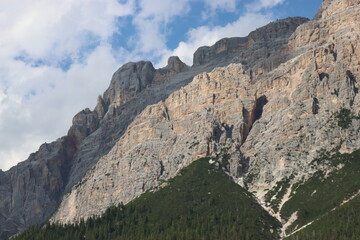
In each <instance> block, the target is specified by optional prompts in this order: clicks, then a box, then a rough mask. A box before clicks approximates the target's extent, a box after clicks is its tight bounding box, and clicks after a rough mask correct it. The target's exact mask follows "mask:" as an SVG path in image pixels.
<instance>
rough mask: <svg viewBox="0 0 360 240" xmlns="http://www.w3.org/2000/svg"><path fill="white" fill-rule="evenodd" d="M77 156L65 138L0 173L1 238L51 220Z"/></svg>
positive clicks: (68, 140) (42, 147)
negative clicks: (74, 157)
mask: <svg viewBox="0 0 360 240" xmlns="http://www.w3.org/2000/svg"><path fill="white" fill-rule="evenodd" d="M74 152H75V149H74V147H73V143H72V142H71V139H70V138H68V137H64V138H61V139H59V140H57V141H56V142H53V143H51V144H43V145H42V146H41V147H40V149H39V151H38V152H36V153H34V154H31V155H30V157H29V159H28V160H27V161H25V162H23V163H20V164H19V165H17V166H16V167H13V168H11V169H10V170H9V171H7V172H1V173H0V183H1V185H0V199H1V203H0V213H1V214H0V222H1V235H0V237H6V236H9V235H11V234H15V233H17V232H18V231H19V230H20V231H21V230H25V229H26V228H27V227H28V226H29V224H40V223H42V222H43V221H44V219H46V218H49V217H50V216H51V214H52V213H53V212H54V211H55V209H56V206H57V205H58V204H59V203H60V199H61V197H62V195H63V194H64V192H63V189H64V186H65V185H66V181H67V178H68V168H69V167H70V165H71V159H72V156H73V154H74Z"/></svg>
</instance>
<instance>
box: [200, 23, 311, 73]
mask: <svg viewBox="0 0 360 240" xmlns="http://www.w3.org/2000/svg"><path fill="white" fill-rule="evenodd" d="M307 21H308V19H306V18H300V17H298V18H287V19H284V20H279V21H275V22H272V23H270V24H268V25H267V26H265V27H262V28H259V29H257V30H256V31H254V32H251V33H250V34H249V36H247V37H244V38H225V39H222V40H220V41H218V42H217V43H215V45H214V46H211V47H201V48H199V49H198V50H197V51H196V52H195V53H194V66H197V65H202V64H211V63H212V62H213V61H219V60H221V59H222V58H224V56H226V58H230V59H231V58H235V59H233V62H238V63H241V64H243V65H244V67H245V68H250V69H251V68H253V69H251V71H249V72H250V73H251V77H252V78H256V77H258V76H259V75H262V74H264V73H266V72H269V71H271V70H273V69H274V68H276V67H277V66H278V65H279V64H281V63H283V62H285V60H286V59H287V56H288V52H287V51H286V49H285V48H284V47H285V46H286V44H287V41H288V38H289V37H290V35H291V34H292V33H293V32H294V31H295V29H296V28H297V27H298V26H299V25H301V24H303V23H305V22H307Z"/></svg>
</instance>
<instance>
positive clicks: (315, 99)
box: [312, 97, 320, 115]
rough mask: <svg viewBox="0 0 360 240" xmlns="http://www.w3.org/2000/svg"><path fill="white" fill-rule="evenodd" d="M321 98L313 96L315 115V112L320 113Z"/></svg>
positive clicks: (313, 111)
mask: <svg viewBox="0 0 360 240" xmlns="http://www.w3.org/2000/svg"><path fill="white" fill-rule="evenodd" d="M319 109H320V107H319V100H318V99H317V98H316V97H314V98H313V103H312V113H313V114H314V115H315V114H318V113H319Z"/></svg>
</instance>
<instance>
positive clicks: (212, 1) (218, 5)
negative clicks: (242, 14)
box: [204, 0, 238, 12]
mask: <svg viewBox="0 0 360 240" xmlns="http://www.w3.org/2000/svg"><path fill="white" fill-rule="evenodd" d="M204 1H205V3H206V4H208V5H209V6H210V8H211V10H216V9H222V10H226V11H229V12H232V11H235V10H236V3H237V2H238V1H237V0H204Z"/></svg>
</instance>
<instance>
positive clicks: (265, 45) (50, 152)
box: [0, 18, 356, 236]
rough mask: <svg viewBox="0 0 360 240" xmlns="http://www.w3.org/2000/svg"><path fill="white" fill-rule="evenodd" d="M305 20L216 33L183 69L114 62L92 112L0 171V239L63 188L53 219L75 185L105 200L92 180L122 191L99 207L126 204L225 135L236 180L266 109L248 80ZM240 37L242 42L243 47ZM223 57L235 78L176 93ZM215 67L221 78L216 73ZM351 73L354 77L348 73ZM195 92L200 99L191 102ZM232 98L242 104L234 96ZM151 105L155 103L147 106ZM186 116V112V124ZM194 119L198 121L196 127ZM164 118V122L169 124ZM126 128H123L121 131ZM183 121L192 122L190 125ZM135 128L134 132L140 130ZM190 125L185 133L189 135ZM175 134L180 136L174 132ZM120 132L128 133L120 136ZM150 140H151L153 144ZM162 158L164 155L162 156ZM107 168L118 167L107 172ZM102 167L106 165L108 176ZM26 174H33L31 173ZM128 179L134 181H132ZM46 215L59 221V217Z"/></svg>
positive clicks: (39, 213) (38, 213)
mask: <svg viewBox="0 0 360 240" xmlns="http://www.w3.org/2000/svg"><path fill="white" fill-rule="evenodd" d="M306 21H307V19H303V18H289V19H285V20H280V21H277V22H274V23H271V24H269V25H268V26H266V27H264V28H261V29H258V30H257V31H255V32H253V33H251V34H250V36H249V37H248V38H244V39H242V40H241V39H240V40H239V39H237V38H235V39H224V40H222V41H220V42H219V43H218V44H217V45H216V47H215V46H214V47H210V48H209V49H208V48H206V49H207V50H206V51H203V50H201V49H200V50H199V51H198V52H197V53H196V54H195V59H197V60H194V61H195V62H194V66H192V67H189V66H186V65H185V64H184V63H182V62H181V61H180V59H178V58H177V57H171V58H170V59H169V61H168V65H167V66H166V67H164V68H161V69H155V68H154V67H153V65H152V64H151V63H150V62H138V63H128V64H125V65H124V66H122V67H121V68H119V70H118V71H116V72H115V74H114V75H113V78H112V80H111V83H110V86H109V88H108V89H107V90H106V92H105V93H104V94H103V95H102V96H99V98H98V102H97V105H96V107H95V108H94V110H90V109H85V110H83V111H81V112H80V113H78V114H77V115H76V116H75V117H74V119H73V125H72V126H71V128H70V130H69V132H68V135H67V136H66V137H64V138H61V139H59V140H58V141H55V142H53V143H51V144H47V145H46V146H48V147H42V148H40V149H39V151H38V152H37V153H35V154H33V155H31V156H30V157H29V159H28V160H27V161H25V162H23V163H21V164H19V165H18V166H16V167H14V168H12V169H11V170H9V171H7V172H1V173H0V180H1V181H0V196H4V197H1V198H0V232H2V234H3V236H9V235H11V234H13V233H16V232H18V231H21V230H23V229H25V228H26V227H28V226H29V225H31V224H34V223H42V222H44V221H46V220H47V219H48V218H49V216H50V215H51V213H53V211H54V210H55V209H56V208H57V207H58V206H59V203H60V202H61V201H62V199H63V198H64V194H65V193H69V194H68V195H66V197H65V198H64V202H63V205H62V207H61V210H60V211H59V212H58V213H57V214H56V216H64V214H63V213H61V212H62V211H63V209H64V207H65V206H69V205H67V204H68V203H71V202H73V203H74V204H77V203H79V202H78V201H79V200H80V199H86V197H84V196H83V195H82V194H83V192H81V193H80V192H79V198H77V197H76V195H74V194H73V193H74V191H80V190H81V191H83V190H85V189H93V195H91V196H93V198H95V196H96V197H99V199H105V197H104V196H105V195H106V194H108V192H109V190H106V192H107V193H105V195H104V194H103V192H102V191H103V189H104V188H103V187H100V186H102V185H101V184H104V187H105V188H108V186H107V183H105V180H106V179H107V177H110V178H111V176H113V177H112V178H113V181H112V182H111V186H112V184H114V187H115V185H116V188H118V187H119V186H117V185H122V186H123V187H122V188H121V189H117V190H116V191H117V192H116V194H118V196H114V197H113V198H112V197H111V198H109V199H108V200H104V204H103V205H101V207H102V208H103V207H105V206H108V205H109V204H112V203H113V202H115V201H120V200H122V201H124V202H126V201H129V200H130V199H132V198H133V197H135V196H138V195H139V194H140V193H142V192H143V191H145V190H146V189H149V188H151V187H155V186H158V185H159V184H160V183H161V182H162V181H163V180H165V179H168V178H169V177H171V176H174V174H176V173H177V172H178V170H179V169H181V168H182V167H184V166H186V165H187V164H189V163H190V162H191V161H193V160H195V159H196V158H198V157H200V156H204V155H207V154H216V153H217V152H218V151H219V150H220V149H222V148H223V147H224V143H226V144H227V143H229V144H230V142H232V141H234V143H233V144H231V146H230V147H231V148H233V149H238V150H237V152H236V153H234V157H233V158H232V160H231V161H232V164H231V172H232V174H233V176H236V177H243V176H245V174H246V173H247V172H248V168H249V166H250V163H249V159H248V158H247V157H245V155H244V154H243V153H241V152H240V151H239V148H240V146H241V145H242V144H246V142H247V141H248V140H247V139H249V138H251V133H252V132H253V129H254V128H255V126H256V123H257V122H258V121H260V119H261V118H262V117H261V116H262V115H263V114H264V110H263V109H265V108H266V106H267V104H268V103H267V101H268V100H269V99H268V97H267V96H263V95H261V94H260V93H257V92H256V91H254V89H255V88H252V87H251V86H252V85H253V84H254V83H255V82H257V81H258V79H259V78H260V76H262V75H264V76H265V74H268V73H269V72H270V71H271V70H273V69H275V68H276V67H277V66H278V65H279V64H281V63H283V62H285V61H286V60H287V59H288V58H289V55H288V53H289V49H291V48H289V47H287V46H288V45H287V43H288V37H289V36H290V35H291V34H292V33H293V32H294V31H295V29H296V27H297V26H299V25H300V24H302V23H304V22H306ZM245 41H246V47H245V45H242V44H243V42H244V44H245ZM294 42H296V41H295V39H294ZM289 46H290V45H289ZM291 46H293V45H291ZM295 48H296V46H295ZM204 49H205V48H204ZM224 49H225V50H224ZM296 49H297V48H296ZM208 50H209V51H208ZM201 51H203V53H204V56H202V57H201V55H198V53H201ZM298 51H300V50H298ZM208 53H209V54H208ZM265 56H266V58H265ZM200 59H201V60H200ZM229 63H241V64H240V65H233V66H231V67H230V68H229V69H233V70H234V71H235V73H236V74H239V77H241V79H240V78H239V77H237V76H235V75H234V73H232V72H231V71H232V70H226V69H225V70H223V69H218V70H216V71H215V72H214V73H212V74H210V75H207V74H204V75H201V76H202V77H201V76H200V77H197V78H196V79H203V80H196V81H194V83H193V85H191V86H190V87H188V86H187V87H186V88H187V89H188V90H187V91H188V92H189V93H191V94H190V95H189V96H188V97H186V93H181V91H182V90H183V89H184V88H183V87H184V86H186V85H187V84H189V83H190V82H191V81H192V79H193V77H194V76H195V75H197V74H200V73H202V72H210V71H211V70H213V69H214V68H215V67H219V66H227V65H228V64H229ZM222 71H224V74H225V72H226V74H225V75H223V73H221V72H222ZM227 76H228V78H227V79H228V81H227V82H226V84H228V85H229V86H227V87H226V84H225V85H224V83H222V82H223V80H222V77H225V78H226V77H227ZM349 76H351V75H349ZM354 76H355V77H356V74H355V75H354ZM232 77H235V78H237V79H238V80H237V82H236V81H235V82H234V83H231V81H230V78H232ZM208 78H209V79H208ZM204 79H205V80H206V79H208V80H206V81H208V82H207V83H208V84H210V85H211V84H216V86H215V85H211V86H203V83H202V82H201V81H204ZM350 79H352V77H350ZM234 84H235V85H234ZM241 85H244V86H243V87H244V88H241V89H240V90H236V91H235V90H233V89H234V88H236V87H241ZM354 86H355V87H356V85H354ZM192 87H195V89H192ZM196 87H198V88H199V89H200V88H201V89H202V91H203V92H201V94H203V95H200V96H199V92H197V90H196ZM223 90H224V91H225V92H224V93H222V91H223ZM206 91H208V93H207V92H206ZM212 91H215V92H214V93H213V92H212ZM179 94H180V95H179ZM178 95H179V96H178ZM169 96H172V97H174V100H173V101H171V100H170V98H169ZM176 96H178V97H176ZM190 96H191V98H189V97H190ZM198 97H199V99H198V100H195V98H198ZM241 98H243V99H244V100H241V101H240V100H238V99H241ZM176 99H177V101H179V102H181V101H185V102H182V103H183V104H184V105H186V106H187V107H188V108H189V109H185V108H183V107H181V106H177V105H176V101H175V100H176ZM184 99H185V100H184ZM222 101H223V102H222ZM232 101H233V102H232ZM187 102H189V104H187ZM154 104H155V105H154ZM191 104H194V105H197V104H198V105H199V106H198V107H196V106H192V105H191ZM209 104H210V105H209ZM211 104H213V105H214V108H213V110H214V111H215V110H216V112H213V113H212V112H211V111H212V110H211V108H210V109H209V112H207V111H205V112H204V111H203V109H201V107H204V108H205V107H206V108H208V106H212V105H211ZM222 104H223V105H222ZM150 105H154V106H155V107H154V106H152V107H148V106H150ZM168 105H169V107H167V106H168ZM171 108H172V109H171ZM167 109H168V110H167ZM169 109H170V110H169ZM228 109H230V112H228V111H229V110H228ZM231 109H233V110H231ZM144 111H145V112H147V113H148V115H149V117H147V115H146V114H144ZM148 111H151V112H152V113H151V112H148ZM231 111H236V112H231ZM319 111H321V109H319ZM175 113H177V114H180V115H182V117H181V116H177V115H176V114H175ZM139 114H140V115H139ZM154 114H155V115H154ZM172 114H175V115H172ZM138 115H139V117H138ZM140 116H141V117H140ZM186 116H191V117H189V119H188V120H186V118H185V117H186ZM141 118H143V120H141ZM169 118H170V119H169ZM139 119H140V120H139ZM172 119H175V120H176V119H178V121H179V122H178V123H171V121H172ZM224 119H225V120H224ZM142 121H145V122H147V126H148V127H147V130H146V129H142V127H141V126H142ZM197 121H198V122H199V123H201V124H197V123H196V122H197ZM208 121H210V122H208ZM170 123H171V124H172V125H169V124H170ZM154 124H155V125H154ZM156 124H157V125H156ZM130 125H131V126H132V127H129V126H130ZM192 125H194V126H197V127H196V128H193V127H189V126H192ZM153 126H156V127H153ZM130 128H131V129H132V130H131V133H130V132H129V131H130V130H129V129H130ZM134 128H135V129H139V132H137V131H135V130H134ZM165 130H166V131H165ZM168 130H169V132H167V131H168ZM190 130H191V131H193V132H189V131H190ZM182 131H183V133H184V134H185V133H186V134H185V135H181V134H182ZM129 134H130V135H131V136H128V135H129ZM187 134H190V135H189V136H188V135H187ZM179 136H181V137H179ZM205 136H206V137H208V138H209V139H206V137H205ZM153 138H156V139H157V138H159V140H158V141H154V142H153ZM186 138H188V139H187V140H186ZM196 138H198V140H196ZM233 139H234V140H233ZM164 140H166V142H164ZM124 141H125V142H126V144H130V145H129V146H127V147H126V146H122V145H121V146H119V144H120V143H119V142H124ZM143 144H149V145H148V146H147V145H143ZM178 144H179V145H178ZM157 145H158V146H157ZM172 145H174V146H172ZM133 147H139V148H133ZM116 148H119V149H120V148H127V152H126V153H124V154H125V155H124V156H126V157H125V158H124V159H122V158H121V159H119V160H111V161H110V160H109V159H111V158H112V157H111V156H116V159H117V158H118V156H117V155H114V151H116V150H114V149H116ZM160 148H161V149H160ZM181 148H184V149H187V150H184V149H183V150H182V152H183V153H182V154H181V155H179V156H177V155H176V154H177V153H179V152H180V149H181ZM146 149H155V150H153V151H155V153H154V157H152V155H153V153H151V154H150V152H148V150H146ZM156 149H158V150H156ZM132 151H134V152H132ZM233 151H234V152H235V150H233ZM126 154H128V155H126ZM139 154H140V155H139ZM141 154H143V155H141ZM147 154H150V155H149V156H148V155H147ZM166 154H167V155H168V157H165V156H166ZM173 154H175V155H173ZM144 156H145V157H144ZM235 156H236V157H235ZM99 159H108V160H109V163H110V162H112V164H115V165H114V166H113V165H111V166H110V165H107V164H106V163H105V162H104V161H105V160H101V162H102V163H104V164H105V165H106V166H105V165H104V166H103V167H104V168H103V167H100V168H101V169H102V170H101V171H104V172H97V170H96V169H100V168H99V166H100V163H99ZM141 159H146V161H148V163H146V162H141V161H140V160H141ZM117 161H120V162H121V163H122V164H123V163H124V162H125V163H126V164H128V162H129V161H130V163H129V164H130V165H129V164H128V165H122V164H120V163H119V166H117V165H116V164H117ZM133 161H134V162H133ZM139 161H140V162H139ZM174 161H175V164H174ZM141 164H142V165H141ZM152 164H154V166H152ZM131 166H133V168H132V167H131ZM115 167H119V168H124V169H123V170H122V171H120V172H116V169H117V168H115ZM127 168H128V169H127ZM29 169H31V170H29ZM111 169H113V170H114V171H113V172H111V171H110V170H111ZM105 171H106V172H105ZM127 171H128V172H127ZM34 172H41V173H42V174H33V173H34ZM86 173H88V174H86ZM143 173H145V175H143ZM85 174H86V177H85V178H89V179H90V176H92V174H93V175H94V176H95V177H93V178H91V179H92V181H94V179H95V180H96V181H94V182H97V181H98V183H96V184H100V185H96V187H95V188H92V187H91V186H92V185H88V184H90V181H89V182H88V181H85V180H84V178H83V177H84V176H85ZM101 174H105V177H106V178H104V177H101ZM119 174H120V175H119ZM121 174H125V175H121ZM133 174H134V175H133ZM139 174H140V175H139ZM126 176H128V177H129V178H128V179H127V180H124V183H123V184H122V183H121V182H119V181H120V180H121V181H123V179H125V177H126ZM100 178H101V180H100ZM139 179H142V180H139ZM133 184H136V187H134V186H133ZM143 185H144V186H143ZM97 187H99V189H97ZM76 189H77V190H76ZM108 189H110V188H108ZM114 191H115V190H114ZM102 195H104V196H102ZM74 196H75V197H74ZM80 196H81V197H80ZM69 197H71V198H69ZM72 199H73V200H72ZM84 201H85V200H84ZM86 201H87V204H85V205H84V206H88V207H89V213H90V212H92V213H98V212H100V211H98V212H96V211H95V210H94V211H93V210H90V209H93V208H97V209H98V210H99V209H100V210H102V208H100V207H94V206H93V205H92V204H93V203H94V202H92V200H91V199H90V200H86ZM15 203H16V204H15ZM39 206H42V207H39ZM74 206H75V205H74ZM77 207H78V209H77V208H75V207H74V208H73V207H69V208H68V210H69V211H70V210H71V211H74V212H73V213H69V214H70V215H69V216H72V217H71V219H72V220H74V219H77V218H78V217H79V216H88V215H89V214H86V215H84V214H83V212H84V211H86V209H85V208H82V209H81V210H80V208H79V206H77ZM65 211H67V210H65ZM54 219H58V220H61V219H62V217H59V218H57V217H55V218H54ZM69 219H70V218H69Z"/></svg>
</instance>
